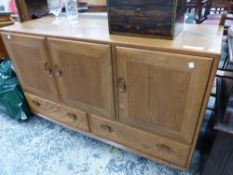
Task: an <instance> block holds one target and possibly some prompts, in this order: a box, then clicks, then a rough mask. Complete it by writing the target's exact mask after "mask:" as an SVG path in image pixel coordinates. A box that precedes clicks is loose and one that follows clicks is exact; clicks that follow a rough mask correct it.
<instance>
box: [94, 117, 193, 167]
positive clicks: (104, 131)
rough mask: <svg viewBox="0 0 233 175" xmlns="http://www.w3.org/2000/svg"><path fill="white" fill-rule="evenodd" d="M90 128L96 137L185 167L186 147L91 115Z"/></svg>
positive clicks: (187, 150)
mask: <svg viewBox="0 0 233 175" xmlns="http://www.w3.org/2000/svg"><path fill="white" fill-rule="evenodd" d="M90 127H91V131H92V132H93V133H94V134H96V135H98V136H101V137H104V138H106V139H110V140H113V141H115V142H117V143H120V144H123V145H124V146H127V147H129V148H133V149H136V150H137V151H139V152H142V153H146V154H148V155H150V156H155V157H158V158H160V159H162V160H164V161H167V162H170V163H174V164H176V165H178V166H180V167H183V168H184V167H185V166H186V161H187V158H188V154H189V147H188V146H186V145H183V144H180V143H178V142H175V141H172V140H169V139H165V138H163V137H160V136H157V135H153V134H150V133H147V132H143V131H140V130H137V129H135V128H131V127H128V126H125V125H122V124H120V123H116V122H112V121H109V120H104V119H101V118H99V117H97V116H93V115H92V116H91V117H90Z"/></svg>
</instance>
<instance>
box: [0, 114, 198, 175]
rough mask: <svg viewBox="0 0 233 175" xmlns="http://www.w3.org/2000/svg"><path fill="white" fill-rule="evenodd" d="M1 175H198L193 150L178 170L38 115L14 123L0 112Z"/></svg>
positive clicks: (196, 157)
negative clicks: (185, 165)
mask: <svg viewBox="0 0 233 175" xmlns="http://www.w3.org/2000/svg"><path fill="white" fill-rule="evenodd" d="M0 126H1V127H0V175H54V174H56V175H198V174H199V170H200V154H199V152H198V151H196V152H195V154H194V158H193V162H192V165H191V167H190V169H189V170H188V171H187V172H181V171H177V170H174V169H171V168H168V167H166V166H163V165H160V164H157V163H155V162H152V161H150V160H147V159H144V158H142V157H139V156H136V155H134V154H131V153H128V152H125V151H122V150H120V149H117V148H115V147H112V146H110V145H107V144H104V143H102V142H99V141H97V140H94V139H91V138H88V137H86V136H83V135H81V134H79V133H77V132H74V131H71V130H69V129H65V128H63V127H61V126H59V125H56V124H54V123H51V122H49V121H47V120H45V119H42V118H40V117H35V116H34V117H32V118H31V119H30V120H29V121H28V122H17V121H15V120H13V119H11V118H9V117H8V116H6V115H4V114H3V112H0Z"/></svg>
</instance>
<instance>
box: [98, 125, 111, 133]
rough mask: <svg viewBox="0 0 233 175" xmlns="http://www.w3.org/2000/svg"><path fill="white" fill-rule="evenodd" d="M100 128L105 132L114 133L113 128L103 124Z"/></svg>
mask: <svg viewBox="0 0 233 175" xmlns="http://www.w3.org/2000/svg"><path fill="white" fill-rule="evenodd" d="M100 127H101V128H102V129H103V130H105V131H108V132H112V128H111V127H110V126H108V125H105V124H101V125H100Z"/></svg>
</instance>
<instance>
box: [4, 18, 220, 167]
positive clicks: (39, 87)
mask: <svg viewBox="0 0 233 175" xmlns="http://www.w3.org/2000/svg"><path fill="white" fill-rule="evenodd" d="M54 20H55V18H53V17H46V18H42V19H38V20H33V21H29V22H25V23H22V24H15V25H13V26H9V27H5V28H2V29H1V30H0V31H1V36H2V38H3V41H4V44H5V46H6V49H7V51H8V54H9V56H10V58H11V60H12V62H13V65H14V67H15V70H16V73H17V75H18V78H19V80H20V83H21V86H22V88H23V91H24V93H25V96H26V98H27V101H28V104H29V106H30V108H31V111H32V112H33V113H34V114H37V115H39V116H41V117H44V118H46V119H48V120H51V121H53V122H57V123H59V124H61V125H63V126H65V127H69V128H71V129H73V130H76V131H78V132H80V133H82V134H85V135H87V136H90V137H93V138H96V139H99V140H101V141H104V142H106V143H109V144H112V145H114V146H117V147H119V148H122V149H125V150H128V151H131V152H133V153H136V154H139V155H141V156H143V157H146V158H149V159H151V160H154V161H156V162H160V163H164V164H167V165H170V166H172V167H175V168H178V169H183V170H184V169H187V168H188V167H189V165H190V162H191V159H192V155H193V152H194V149H195V145H196V142H197V139H198V135H199V130H200V127H201V123H202V120H203V117H204V114H205V109H206V106H207V102H208V98H209V96H210V93H211V89H212V85H213V82H214V77H215V73H216V70H217V65H218V62H219V58H220V53H221V43H222V32H223V29H222V27H219V26H198V25H188V24H185V25H184V30H183V31H182V32H181V33H180V34H179V35H178V36H177V37H176V39H175V40H163V39H155V38H142V37H131V36H121V35H110V34H109V33H108V21H107V18H97V17H95V18H89V17H82V16H81V15H80V18H79V22H78V23H77V24H72V25H67V23H64V24H59V25H58V24H54V23H53V21H54Z"/></svg>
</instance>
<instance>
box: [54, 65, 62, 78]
mask: <svg viewBox="0 0 233 175" xmlns="http://www.w3.org/2000/svg"><path fill="white" fill-rule="evenodd" d="M54 71H55V74H56V76H57V77H58V78H61V77H62V71H61V70H60V69H59V67H58V65H55V66H54Z"/></svg>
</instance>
